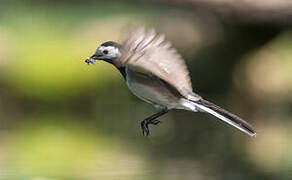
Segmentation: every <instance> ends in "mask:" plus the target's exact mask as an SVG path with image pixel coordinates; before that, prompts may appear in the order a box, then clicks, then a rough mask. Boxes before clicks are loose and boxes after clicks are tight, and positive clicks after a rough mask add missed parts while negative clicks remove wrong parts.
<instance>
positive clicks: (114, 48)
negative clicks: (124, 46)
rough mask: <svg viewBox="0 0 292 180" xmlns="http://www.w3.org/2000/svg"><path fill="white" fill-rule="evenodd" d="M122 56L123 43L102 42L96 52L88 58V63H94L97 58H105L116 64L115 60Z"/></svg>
mask: <svg viewBox="0 0 292 180" xmlns="http://www.w3.org/2000/svg"><path fill="white" fill-rule="evenodd" d="M120 56H121V45H120V44H119V43H116V42H113V41H107V42H105V43H102V44H101V45H100V46H99V47H98V48H97V49H96V51H95V53H94V54H93V55H92V56H91V57H89V58H87V59H86V60H85V62H86V63H87V64H94V63H95V61H96V60H104V61H106V62H108V63H111V64H114V63H113V62H114V60H115V59H117V58H119V57H120Z"/></svg>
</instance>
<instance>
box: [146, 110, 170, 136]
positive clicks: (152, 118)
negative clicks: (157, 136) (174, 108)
mask: <svg viewBox="0 0 292 180" xmlns="http://www.w3.org/2000/svg"><path fill="white" fill-rule="evenodd" d="M167 112H168V109H163V110H162V111H159V112H158V113H155V114H153V115H152V116H150V117H148V118H146V119H144V120H143V121H142V122H141V128H142V133H143V136H147V137H148V136H150V130H149V127H148V125H149V124H154V125H157V124H159V123H160V121H159V120H157V118H158V117H160V116H162V115H164V114H166V113H167Z"/></svg>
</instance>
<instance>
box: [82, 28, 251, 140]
mask: <svg viewBox="0 0 292 180" xmlns="http://www.w3.org/2000/svg"><path fill="white" fill-rule="evenodd" d="M96 60H103V61H106V62H108V63H110V64H112V65H114V66H115V67H116V68H117V69H118V70H119V71H120V73H121V74H122V75H123V77H124V79H125V81H126V84H127V86H128V88H129V89H130V90H131V92H132V93H133V94H134V95H136V96H137V97H139V98H140V99H142V100H144V101H146V102H148V103H150V104H153V105H154V106H155V107H157V108H159V109H160V111H159V112H158V113H156V114H153V115H152V116H150V117H148V118H146V119H145V120H143V121H142V122H141V128H142V133H143V135H146V136H149V135H150V131H149V128H148V125H149V124H154V125H157V124H158V123H159V122H160V121H158V120H157V118H158V117H160V116H162V115H164V114H166V113H167V112H169V110H172V109H184V110H188V111H193V112H207V113H209V114H212V115H213V116H215V117H217V118H219V119H220V120H222V121H224V122H226V123H228V124H229V125H231V126H233V127H235V128H237V129H239V130H241V131H242V132H245V133H246V134H248V135H250V136H254V135H256V131H255V129H254V128H253V127H252V126H251V125H250V124H249V123H247V122H246V121H244V120H243V119H241V118H240V117H238V116H236V115H234V114H232V113H230V112H228V111H226V110H225V109H223V108H221V107H219V106H217V105H215V104H213V103H211V102H209V101H206V100H204V99H203V98H202V97H201V96H199V95H198V94H196V93H194V92H193V89H192V84H191V80H190V77H189V72H188V70H187V67H186V65H185V63H184V60H183V58H182V57H181V56H180V55H179V54H178V53H177V51H176V50H175V49H174V48H173V47H172V46H171V44H170V42H168V41H166V40H165V37H164V35H157V34H156V33H155V31H154V30H150V31H146V30H145V29H144V28H137V29H134V30H133V31H130V33H129V34H128V36H127V38H126V40H125V41H124V43H123V44H118V43H116V42H113V41H108V42H105V43H103V44H101V45H100V46H99V47H98V48H97V50H96V52H95V53H94V54H93V55H92V56H91V57H89V58H87V59H86V60H85V62H86V63H88V64H93V63H95V61H96Z"/></svg>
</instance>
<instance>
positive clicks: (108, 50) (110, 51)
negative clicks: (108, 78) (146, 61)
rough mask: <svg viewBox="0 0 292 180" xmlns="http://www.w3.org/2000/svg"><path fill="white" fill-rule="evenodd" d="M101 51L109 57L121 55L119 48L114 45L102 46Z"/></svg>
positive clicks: (104, 55)
mask: <svg viewBox="0 0 292 180" xmlns="http://www.w3.org/2000/svg"><path fill="white" fill-rule="evenodd" d="M98 50H99V51H101V52H102V53H103V57H105V58H107V59H114V58H117V57H120V56H121V53H120V51H119V48H117V47H114V46H100V47H99V48H98Z"/></svg>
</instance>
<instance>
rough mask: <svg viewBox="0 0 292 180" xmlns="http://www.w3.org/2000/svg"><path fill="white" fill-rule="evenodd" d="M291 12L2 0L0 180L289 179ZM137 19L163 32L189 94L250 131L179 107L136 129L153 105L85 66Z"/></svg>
mask: <svg viewBox="0 0 292 180" xmlns="http://www.w3.org/2000/svg"><path fill="white" fill-rule="evenodd" d="M277 2H279V3H277ZM280 2H281V3H280ZM232 3H233V4H232ZM285 3H286V4H285ZM235 4H236V5H235ZM291 11H292V6H291V3H289V1H285V0H283V1H272V0H271V1H269V3H267V2H265V1H256V2H254V1H244V2H243V1H238V2H237V1H224V0H222V1H220V0H218V1H212V0H207V1H206V2H203V1H199V0H198V1H197V0H182V1H176V0H172V1H162V0H152V1H147V0H139V1H122V0H120V1H94V0H83V1H81V0H73V1H69V0H62V1H57V0H55V1H54V0H51V1H49V0H38V1H37V0H0V179H3V180H19V179H21V180H97V179H104V180H113V179H119V180H123V179H125V180H150V179H157V180H164V179H165V180H166V179H167V180H177V179H183V180H191V179H192V180H193V179H196V180H246V179H257V180H260V179H263V180H272V179H280V180H286V179H287V180H288V179H291V178H292V151H291V148H292V141H291V139H292V131H291V130H290V129H291V128H292V120H291V115H292V60H291V58H292V31H291V26H290V24H291V22H290V21H292V20H289V18H288V17H291ZM290 19H291V18H290ZM133 25H146V26H149V27H155V28H156V29H158V31H159V32H162V33H165V34H166V36H167V38H168V39H169V40H170V41H171V42H172V43H173V44H174V46H175V47H177V49H178V51H179V52H180V53H181V54H182V56H183V57H184V58H185V59H186V63H187V64H188V67H189V70H190V74H191V77H192V82H193V87H194V89H195V91H196V92H197V93H199V94H201V95H202V96H203V97H205V98H206V99H208V100H210V101H212V102H216V104H218V105H220V106H223V107H225V108H226V109H229V110H230V111H232V112H234V113H236V114H238V115H240V116H242V117H244V118H245V119H246V120H248V121H249V122H250V123H252V124H253V125H254V126H255V127H256V128H257V130H258V135H257V137H256V138H250V137H248V136H246V135H244V134H243V133H241V132H239V131H237V130H235V129H233V128H231V127H229V126H227V125H225V124H223V123H220V122H219V121H218V120H216V119H215V118H214V117H210V116H209V115H207V114H199V113H197V114H194V113H191V112H186V111H172V112H170V113H168V114H167V115H165V116H164V117H161V118H160V119H161V120H162V121H163V123H162V124H160V125H159V126H157V127H152V128H151V130H152V136H151V138H145V137H143V136H142V134H141V130H140V121H141V120H143V119H144V118H146V117H147V116H149V115H151V114H153V113H155V112H157V110H156V109H155V108H153V107H152V106H151V105H148V104H146V103H144V102H142V101H140V100H139V99H137V98H136V97H134V95H132V94H131V93H130V92H129V90H128V89H127V87H126V85H125V83H124V80H123V78H122V77H121V76H120V74H119V72H118V71H117V70H116V69H114V67H112V66H111V65H109V64H106V63H103V62H98V63H97V64H96V65H95V66H87V65H86V64H85V63H84V59H85V58H86V57H88V56H90V55H92V53H93V52H94V51H95V49H96V47H97V46H98V45H99V44H100V43H102V42H104V41H107V40H115V41H119V40H120V39H121V34H122V32H123V31H124V29H125V28H126V27H128V26H133Z"/></svg>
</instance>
